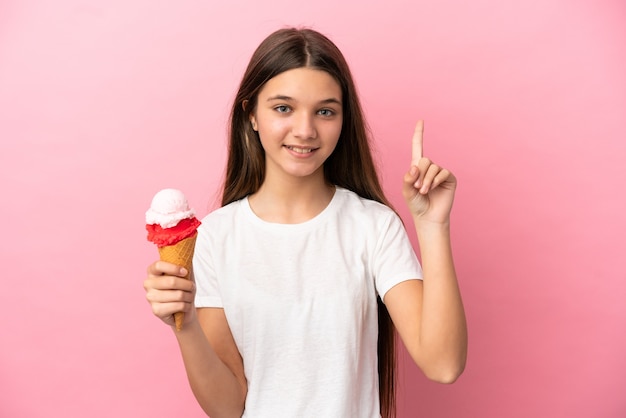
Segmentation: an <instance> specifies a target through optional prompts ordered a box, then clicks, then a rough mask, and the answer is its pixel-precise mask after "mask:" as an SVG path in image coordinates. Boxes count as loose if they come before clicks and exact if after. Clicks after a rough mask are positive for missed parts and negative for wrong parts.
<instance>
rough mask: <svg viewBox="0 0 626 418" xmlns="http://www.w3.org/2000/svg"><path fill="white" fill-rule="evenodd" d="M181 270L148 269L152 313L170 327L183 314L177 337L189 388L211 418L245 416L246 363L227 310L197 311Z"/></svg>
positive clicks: (160, 265)
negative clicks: (231, 327) (178, 314)
mask: <svg viewBox="0 0 626 418" xmlns="http://www.w3.org/2000/svg"><path fill="white" fill-rule="evenodd" d="M182 276H183V275H182V274H181V273H180V271H179V267H177V266H174V265H173V264H169V263H164V262H161V261H157V262H156V263H154V264H152V265H151V266H150V267H149V268H148V279H147V280H146V281H145V282H144V287H145V289H146V298H147V299H148V301H149V302H150V304H151V305H152V310H153V312H154V314H155V315H156V316H158V317H160V318H161V319H162V320H163V321H164V322H165V323H167V324H169V325H170V326H172V325H173V324H174V322H173V315H174V313H175V312H179V311H181V310H182V311H184V312H185V322H184V324H183V329H182V330H181V331H175V329H174V328H172V329H173V331H174V334H175V336H176V339H177V340H178V345H179V347H180V351H181V354H182V358H183V362H184V364H185V369H186V371H187V377H188V379H189V384H190V386H191V389H192V391H193V393H194V395H195V397H196V399H197V400H198V403H199V404H200V406H201V407H202V409H203V410H204V411H205V412H206V413H207V415H209V416H211V418H222V417H224V418H230V417H237V418H239V417H241V415H242V414H243V410H244V405H245V399H246V394H247V383H246V379H245V375H244V369H243V361H242V359H241V356H240V354H239V351H238V350H237V346H236V345H235V341H234V339H233V336H232V334H231V331H230V327H229V326H228V322H227V321H226V317H225V315H224V310H223V309H220V308H201V309H198V310H196V309H195V307H194V306H193V298H194V295H195V285H194V284H193V282H192V281H189V280H186V279H182V278H181V277H182Z"/></svg>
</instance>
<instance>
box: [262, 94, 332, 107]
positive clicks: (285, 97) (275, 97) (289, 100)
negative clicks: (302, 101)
mask: <svg viewBox="0 0 626 418" xmlns="http://www.w3.org/2000/svg"><path fill="white" fill-rule="evenodd" d="M275 100H284V101H286V102H293V101H294V100H295V99H294V98H293V97H289V96H284V95H282V94H278V95H276V96H272V97H268V98H267V101H268V102H271V101H275ZM319 103H320V104H329V103H335V104H338V105H340V106H341V100H339V99H336V98H334V97H330V98H328V99H324V100H320V102H319Z"/></svg>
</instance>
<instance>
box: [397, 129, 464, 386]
mask: <svg viewBox="0 0 626 418" xmlns="http://www.w3.org/2000/svg"><path fill="white" fill-rule="evenodd" d="M422 134H423V124H422V123H421V122H418V126H417V128H416V130H415V135H414V137H413V161H412V165H411V169H410V170H409V172H408V173H407V174H406V175H405V177H404V186H403V195H404V197H405V200H406V201H407V204H408V205H409V209H410V210H411V214H412V216H413V222H414V224H415V229H416V232H417V237H418V240H419V243H420V250H421V259H422V267H423V270H424V280H423V281H418V280H410V281H406V282H402V283H400V284H398V285H397V286H395V287H393V288H392V289H391V290H389V291H388V292H387V294H386V295H385V305H386V306H387V309H388V310H389V314H390V315H391V318H392V320H393V322H394V324H395V326H396V329H397V330H398V333H399V334H400V337H401V338H402V341H403V342H404V344H405V346H406V347H407V350H408V351H409V353H410V355H411V357H412V358H413V360H414V361H415V363H416V364H417V365H418V366H419V367H420V368H421V369H422V370H423V371H424V374H425V375H426V376H427V377H429V378H430V379H432V380H436V381H439V382H443V383H451V382H454V381H455V380H456V379H457V378H458V376H459V375H460V374H461V373H462V372H463V369H464V367H465V360H466V356H467V325H466V320H465V312H464V309H463V302H462V300H461V294H460V291H459V286H458V282H457V277H456V272H455V269H454V261H453V258H452V248H451V243H450V211H451V209H452V203H453V200H454V192H455V189H456V178H455V177H454V175H452V173H450V172H449V171H448V170H445V169H442V168H441V167H439V166H437V165H435V164H433V163H432V162H431V161H430V160H428V159H427V158H423V157H422Z"/></svg>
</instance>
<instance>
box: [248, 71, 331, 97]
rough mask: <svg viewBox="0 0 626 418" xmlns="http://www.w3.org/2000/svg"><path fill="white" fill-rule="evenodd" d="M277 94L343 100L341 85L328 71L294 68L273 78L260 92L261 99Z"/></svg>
mask: <svg viewBox="0 0 626 418" xmlns="http://www.w3.org/2000/svg"><path fill="white" fill-rule="evenodd" d="M275 95H280V96H288V97H291V98H293V99H294V100H315V99H317V100H327V99H329V98H334V99H337V100H341V87H340V86H339V83H338V82H337V80H335V78H334V77H333V76H331V75H330V74H329V73H327V72H326V71H322V70H316V69H313V68H294V69H292V70H288V71H285V72H283V73H280V74H278V75H277V76H275V77H273V78H271V79H270V80H269V81H268V82H267V83H265V85H264V86H263V88H262V89H261V91H260V92H259V98H260V99H261V98H262V97H263V98H267V97H271V96H275ZM261 100H263V99H261Z"/></svg>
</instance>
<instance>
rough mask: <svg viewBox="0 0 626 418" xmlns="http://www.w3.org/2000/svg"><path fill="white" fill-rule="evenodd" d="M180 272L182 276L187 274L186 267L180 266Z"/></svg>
mask: <svg viewBox="0 0 626 418" xmlns="http://www.w3.org/2000/svg"><path fill="white" fill-rule="evenodd" d="M180 274H181V275H183V276H186V275H187V269H186V268H184V267H181V269H180Z"/></svg>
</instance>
